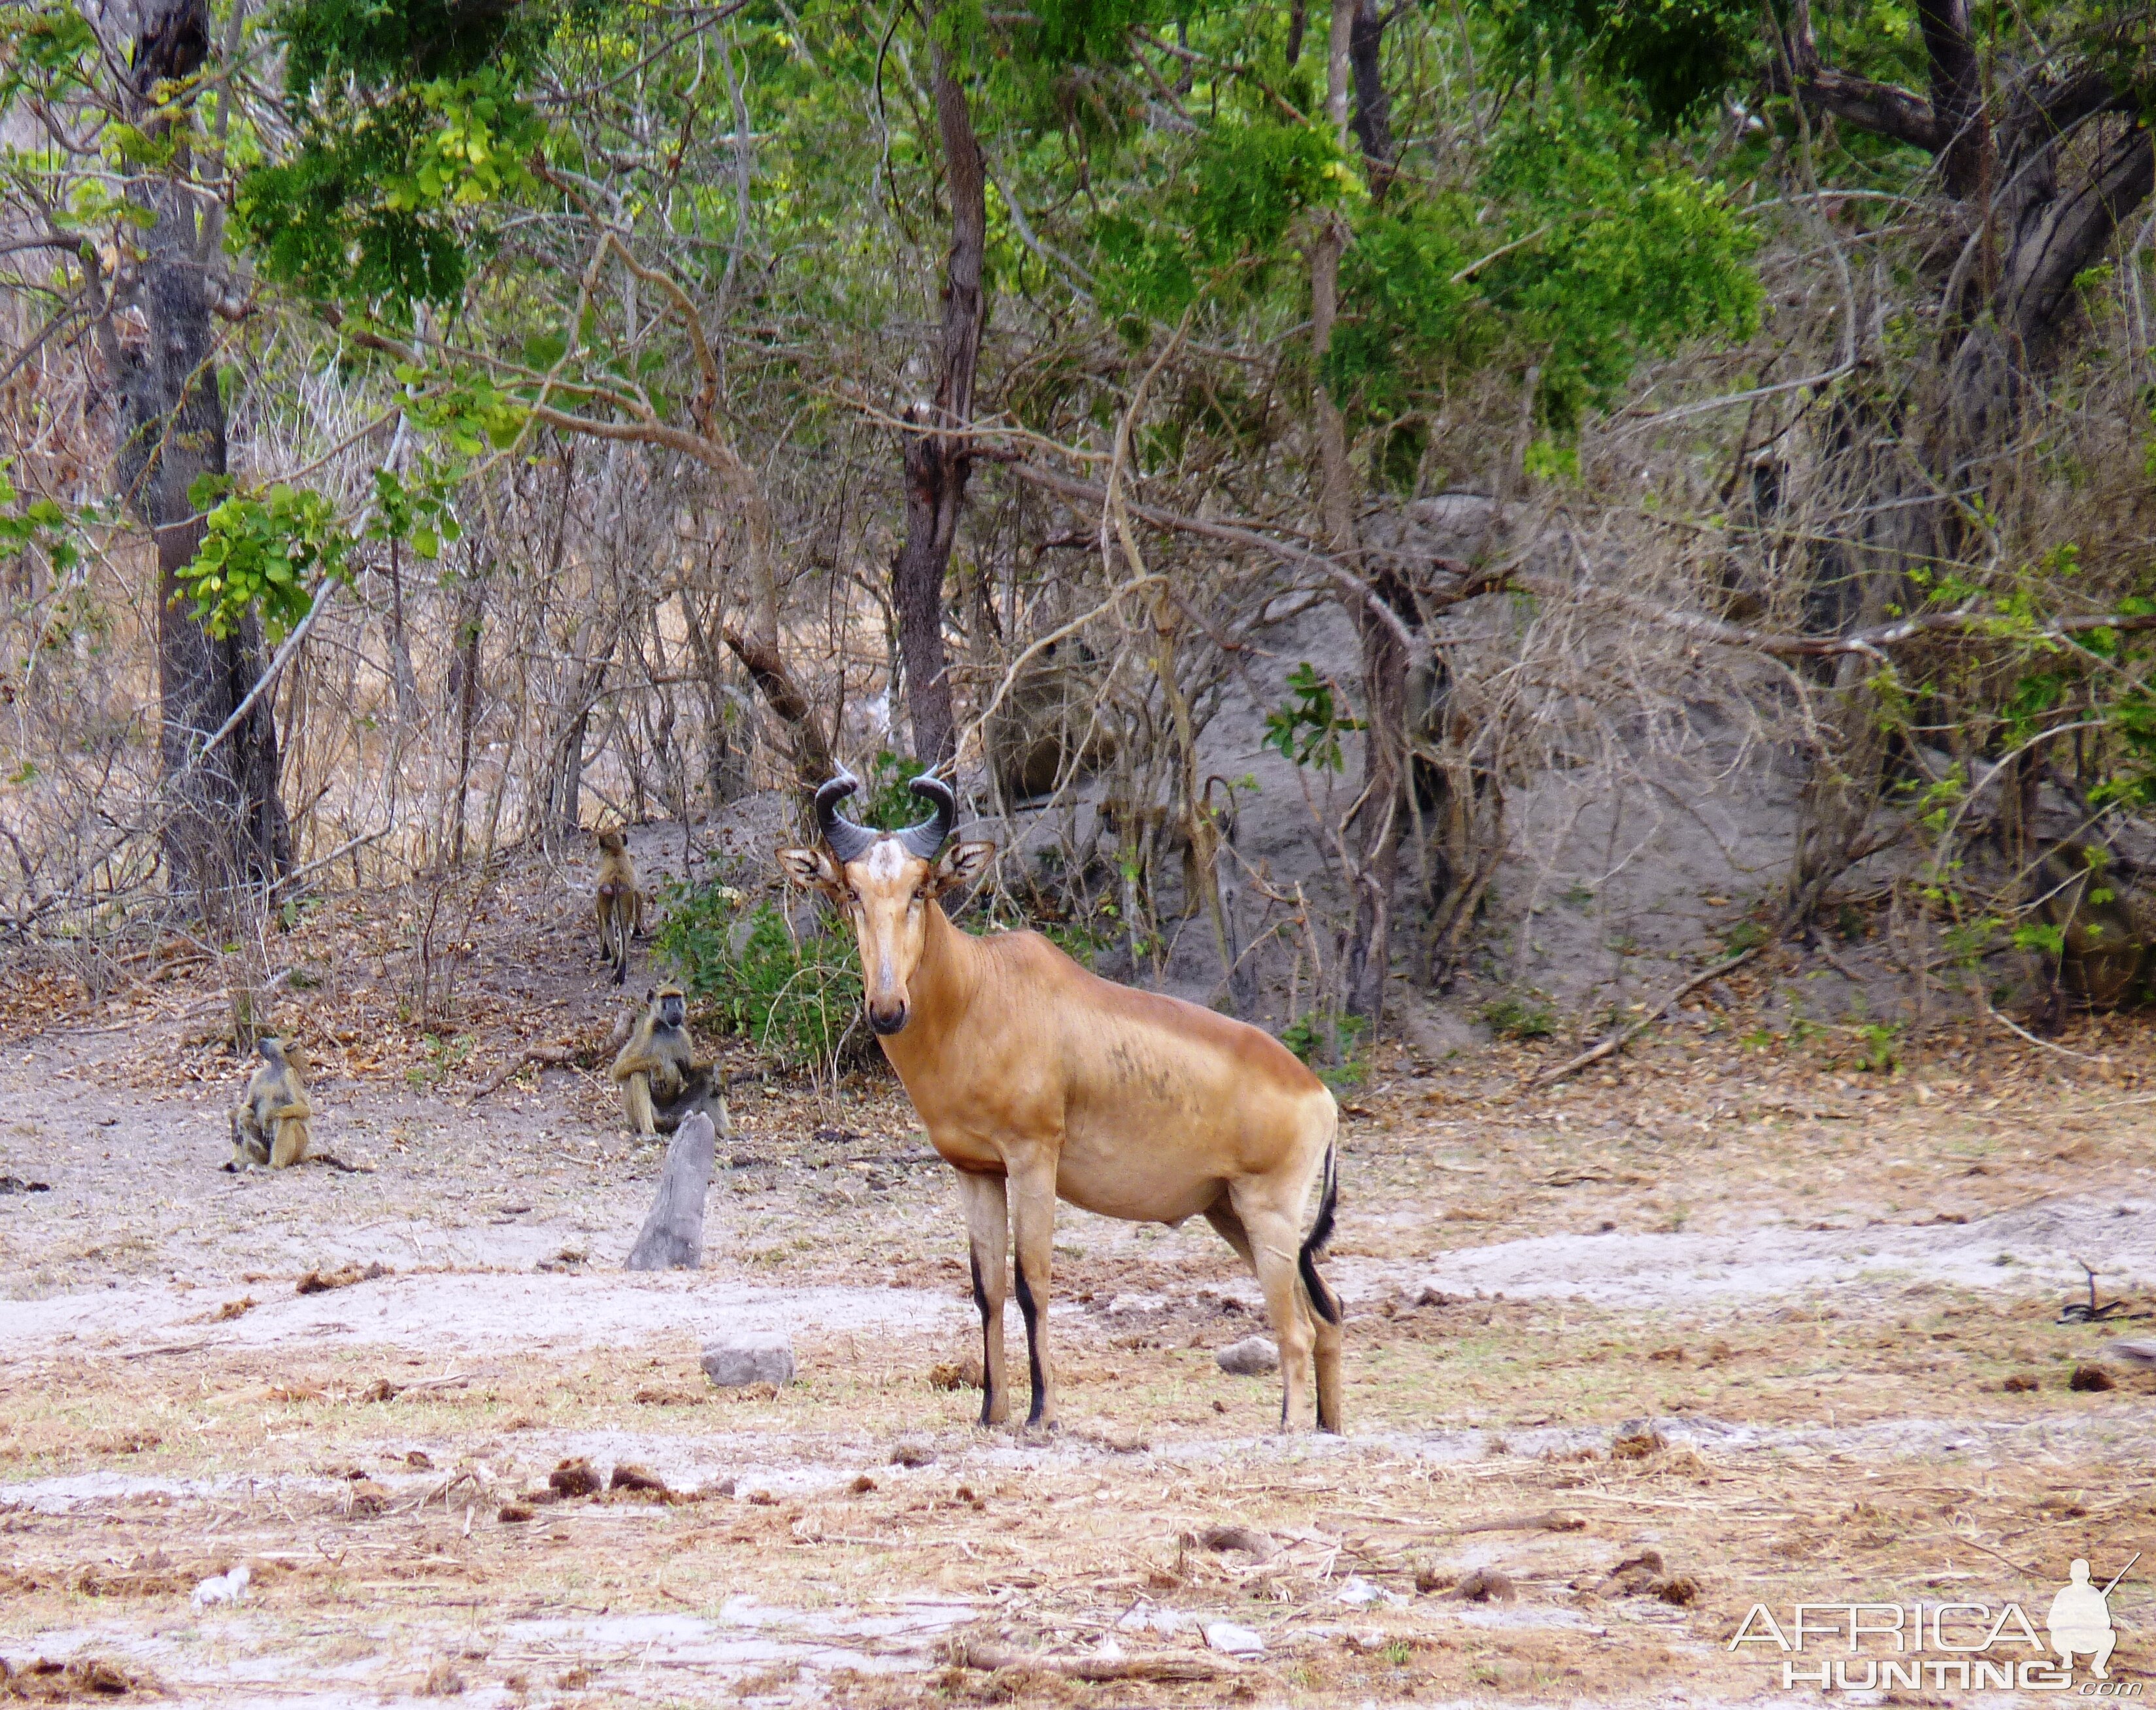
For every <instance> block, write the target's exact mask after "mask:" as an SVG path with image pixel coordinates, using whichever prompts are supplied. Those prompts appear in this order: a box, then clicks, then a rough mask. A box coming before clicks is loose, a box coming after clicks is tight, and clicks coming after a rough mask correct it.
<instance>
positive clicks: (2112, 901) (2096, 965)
mask: <svg viewBox="0 0 2156 1710" xmlns="http://www.w3.org/2000/svg"><path fill="white" fill-rule="evenodd" d="M2030 884H2031V886H2032V887H2033V888H2034V889H2035V893H2036V894H2035V902H2036V906H2037V907H2038V908H2039V909H2040V911H2042V913H2043V916H2044V918H2045V920H2046V922H2047V923H2048V924H2050V925H2051V926H2052V927H2056V928H2057V929H2058V931H2059V935H2060V944H2059V963H2058V979H2059V983H2060V984H2061V986H2063V987H2064V989H2065V990H2066V993H2067V994H2070V995H2071V997H2072V998H2073V999H2075V1000H2076V1002H2078V1003H2081V1004H2086V1005H2087V1007H2088V1008H2090V1009H2121V1008H2124V1007H2127V1006H2128V1005H2131V1004H2133V1003H2135V1002H2137V1001H2138V999H2140V998H2141V997H2142V995H2143V990H2144V981H2145V979H2146V978H2147V975H2148V972H2149V964H2150V963H2151V961H2152V960H2153V959H2156V958H2152V957H2151V955H2150V946H2151V944H2152V943H2156V909H2152V908H2150V907H2149V906H2148V903H2147V901H2146V899H2145V898H2144V896H2143V894H2142V893H2141V892H2139V891H2137V890H2136V889H2135V888H2134V886H2133V881H2131V879H2129V878H2128V876H2127V875H2126V874H2124V873H2123V872H2120V871H2119V870H2117V867H2116V865H2115V864H2114V863H2113V862H2112V860H2111V859H2110V857H2109V852H2108V851H2107V850H2104V849H2102V847H2101V846H2100V845H2084V844H2078V843H2057V844H2054V845H2052V846H2051V848H2050V849H2049V850H2046V851H2045V853H2044V855H2043V857H2042V859H2041V860H2039V861H2038V862H2037V864H2036V866H2035V870H2034V872H2033V873H2032V874H2031V875H2030Z"/></svg>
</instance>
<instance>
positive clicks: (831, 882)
mask: <svg viewBox="0 0 2156 1710" xmlns="http://www.w3.org/2000/svg"><path fill="white" fill-rule="evenodd" d="M778 870H779V871H781V872H782V873H783V874H785V875H786V876H787V877H788V878H789V879H791V880H792V881H793V882H794V883H795V884H797V885H805V886H808V887H809V888H810V889H812V890H815V891H822V892H824V895H826V896H839V894H840V893H841V892H843V891H844V889H845V881H844V879H843V878H842V877H841V876H839V864H838V863H837V862H836V861H834V860H832V859H831V857H830V854H829V851H828V850H820V849H782V850H779V852H778Z"/></svg>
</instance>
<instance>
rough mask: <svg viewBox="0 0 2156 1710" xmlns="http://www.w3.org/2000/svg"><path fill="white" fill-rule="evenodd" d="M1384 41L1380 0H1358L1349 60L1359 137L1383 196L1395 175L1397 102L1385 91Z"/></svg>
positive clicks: (1376, 192) (1377, 194) (1373, 185)
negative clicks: (1394, 146)
mask: <svg viewBox="0 0 2156 1710" xmlns="http://www.w3.org/2000/svg"><path fill="white" fill-rule="evenodd" d="M1384 45H1385V14H1384V12H1383V9H1382V8H1380V7H1379V5H1378V0H1356V4H1355V17H1354V20H1353V23H1351V24H1350V25H1349V27H1348V32H1347V61H1348V64H1349V65H1350V66H1351V67H1352V68H1353V70H1354V74H1355V121H1354V123H1355V140H1356V141H1358V142H1359V143H1360V144H1362V146H1363V163H1364V166H1365V167H1366V169H1367V170H1368V173H1369V177H1370V194H1371V195H1372V196H1373V198H1379V199H1383V196H1384V193H1385V189H1386V187H1387V186H1388V185H1389V184H1390V183H1391V182H1392V177H1393V172H1392V167H1393V104H1392V101H1391V100H1390V98H1389V97H1388V96H1387V95H1386V94H1385V80H1384V71H1383V64H1382V58H1383V51H1384Z"/></svg>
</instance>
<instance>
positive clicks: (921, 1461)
mask: <svg viewBox="0 0 2156 1710" xmlns="http://www.w3.org/2000/svg"><path fill="white" fill-rule="evenodd" d="M935 1458H936V1451H934V1450H933V1449H932V1448H930V1447H929V1446H928V1445H927V1444H926V1443H917V1442H915V1441H913V1440H911V1438H908V1439H906V1440H903V1441H901V1442H898V1443H895V1444H893V1445H892V1446H891V1465H892V1466H927V1465H928V1463H929V1462H930V1461H933V1460H934V1459H935Z"/></svg>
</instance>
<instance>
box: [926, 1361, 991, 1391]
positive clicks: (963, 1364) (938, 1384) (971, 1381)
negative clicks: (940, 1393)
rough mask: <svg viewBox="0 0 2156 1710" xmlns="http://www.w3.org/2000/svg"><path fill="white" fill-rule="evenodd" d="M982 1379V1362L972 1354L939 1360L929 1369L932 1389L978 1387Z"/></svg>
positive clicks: (929, 1384)
mask: <svg viewBox="0 0 2156 1710" xmlns="http://www.w3.org/2000/svg"><path fill="white" fill-rule="evenodd" d="M981 1381H982V1379H981V1363H980V1361H978V1360H977V1359H975V1358H973V1355H971V1354H968V1355H967V1356H966V1357H965V1358H963V1359H959V1360H948V1359H947V1360H938V1361H937V1363H935V1364H934V1365H932V1366H931V1367H929V1369H928V1387H929V1388H930V1389H979V1388H980V1387H981Z"/></svg>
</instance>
